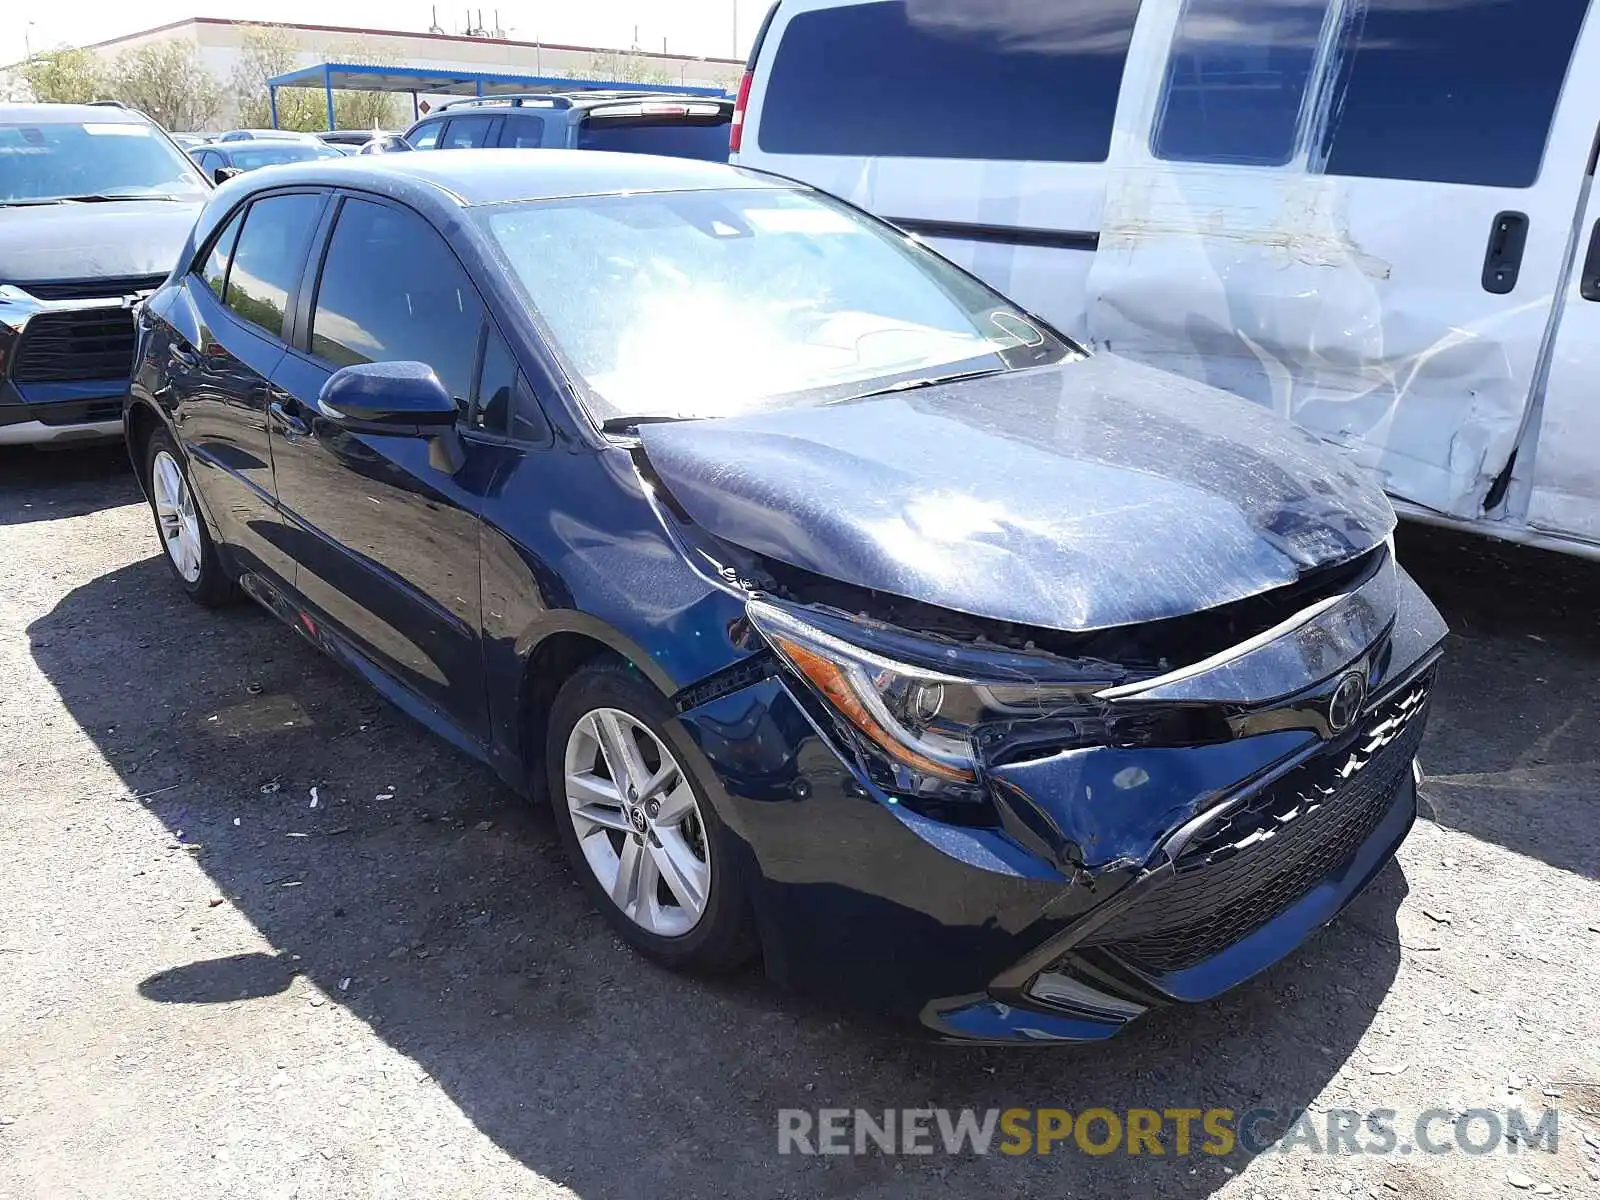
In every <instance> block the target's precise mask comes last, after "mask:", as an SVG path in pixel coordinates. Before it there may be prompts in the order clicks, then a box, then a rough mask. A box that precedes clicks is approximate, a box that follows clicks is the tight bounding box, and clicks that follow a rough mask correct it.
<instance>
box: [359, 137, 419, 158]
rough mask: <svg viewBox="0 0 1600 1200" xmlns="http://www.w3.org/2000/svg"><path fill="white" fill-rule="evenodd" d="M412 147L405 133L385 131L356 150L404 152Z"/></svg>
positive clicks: (372, 152) (381, 152)
mask: <svg viewBox="0 0 1600 1200" xmlns="http://www.w3.org/2000/svg"><path fill="white" fill-rule="evenodd" d="M410 149H411V144H410V143H409V142H407V141H406V139H405V135H404V134H400V133H385V134H382V135H380V136H378V137H375V138H373V139H372V140H371V141H370V142H368V143H366V144H365V145H364V146H362V147H361V148H360V149H358V150H357V151H356V153H357V154H404V153H405V152H407V151H409V150H410Z"/></svg>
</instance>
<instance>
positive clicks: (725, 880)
mask: <svg viewBox="0 0 1600 1200" xmlns="http://www.w3.org/2000/svg"><path fill="white" fill-rule="evenodd" d="M618 760H621V761H618ZM545 763H546V770H547V774H548V783H549V789H550V802H551V809H552V811H553V812H554V814H555V822H556V829H557V830H558V832H559V834H560V837H561V844H562V846H563V848H565V850H566V852H567V857H568V859H569V860H570V861H571V863H572V867H573V870H575V871H576V872H577V873H578V876H579V878H580V879H581V880H582V881H583V886H584V890H585V891H587V892H588V893H589V897H590V899H591V900H592V901H593V902H594V904H595V907H597V908H598V909H599V910H600V912H601V913H602V915H604V916H605V918H606V920H607V921H608V922H610V924H611V926H612V928H613V929H615V930H616V931H617V933H618V934H620V935H621V936H622V938H623V940H624V941H626V942H627V943H628V944H629V945H630V946H632V947H633V948H634V949H636V950H638V951H639V952H640V953H642V954H644V955H647V956H648V957H650V958H652V959H654V960H655V961H657V962H659V963H661V964H662V965H663V966H667V967H671V968H673V969H674V970H679V971H702V972H713V971H726V970H729V969H731V968H733V967H736V966H738V965H739V964H741V963H743V962H746V961H747V960H749V959H750V958H751V957H752V956H753V955H754V953H755V951H756V938H755V926H754V921H753V920H752V918H751V915H750V905H749V901H748V898H747V896H746V894H745V889H744V887H743V884H742V882H741V880H740V878H739V874H738V866H737V864H736V863H735V861H734V854H733V852H732V845H731V843H732V838H731V835H730V834H729V833H728V830H727V828H726V826H724V825H723V824H722V821H721V820H720V818H719V817H718V816H717V812H716V809H715V808H714V807H713V806H712V804H711V802H710V800H709V799H708V794H709V790H710V789H708V788H707V786H706V784H705V782H704V776H705V775H706V774H708V773H709V767H708V766H707V765H706V764H705V760H704V757H703V756H702V755H701V754H700V751H699V749H698V748H697V747H696V746H695V745H694V744H693V742H692V741H690V739H689V738H688V736H687V735H686V734H685V733H684V732H683V729H682V726H681V725H680V724H679V723H678V719H677V714H676V713H675V712H674V711H673V709H672V706H671V705H670V704H668V703H667V701H666V700H665V699H664V698H663V697H662V695H661V694H660V692H658V691H656V689H655V688H654V687H652V686H651V685H650V684H649V683H648V682H646V681H645V680H643V679H641V678H640V677H639V675H638V674H637V673H636V672H635V671H634V670H633V669H632V668H631V667H629V666H627V665H626V664H624V663H621V662H618V661H615V660H609V659H603V660H600V661H597V662H591V663H589V664H588V665H586V666H584V667H581V668H579V670H578V672H577V673H576V674H575V675H573V676H572V678H571V679H569V680H567V682H566V684H565V685H564V686H563V687H562V689H561V691H560V692H559V693H557V695H556V699H555V704H554V706H553V708H552V709H551V713H550V728H549V734H548V736H547V739H546V745H545Z"/></svg>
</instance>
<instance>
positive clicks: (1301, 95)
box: [1154, 0, 1328, 166]
mask: <svg viewBox="0 0 1600 1200" xmlns="http://www.w3.org/2000/svg"><path fill="white" fill-rule="evenodd" d="M1327 15H1328V3H1327V0H1188V3H1187V4H1185V5H1184V8H1183V14H1182V16H1181V17H1180V18H1179V21H1178V31H1177V34H1176V36H1175V37H1174V38H1173V44H1172V56H1171V58H1170V59H1169V60H1168V62H1167V78H1166V87H1165V90H1164V92H1163V96H1162V104H1161V115H1160V117H1159V119H1158V120H1157V122H1156V129H1155V137H1154V149H1155V153H1156V156H1157V157H1158V158H1164V159H1169V160H1175V161H1178V162H1208V163H1246V164H1251V165H1255V166H1281V165H1283V164H1284V163H1287V162H1288V161H1289V160H1290V159H1291V158H1293V157H1294V154H1295V142H1296V135H1297V132H1298V130H1299V127H1300V114H1301V111H1302V109H1303V108H1304V106H1305V101H1306V95H1307V92H1308V91H1309V88H1310V83H1311V76H1312V70H1313V68H1314V66H1315V64H1316V58H1317V47H1318V45H1319V43H1320V42H1321V40H1322V29H1323V25H1324V23H1325V21H1326V19H1327Z"/></svg>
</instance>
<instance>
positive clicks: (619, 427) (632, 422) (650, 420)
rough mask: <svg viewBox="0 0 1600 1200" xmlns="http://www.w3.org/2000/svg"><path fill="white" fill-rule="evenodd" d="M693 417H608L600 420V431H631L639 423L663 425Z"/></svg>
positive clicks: (688, 419) (636, 427)
mask: <svg viewBox="0 0 1600 1200" xmlns="http://www.w3.org/2000/svg"><path fill="white" fill-rule="evenodd" d="M694 419H695V418H694V417H669V416H664V415H662V416H647V417H608V418H606V419H605V420H604V421H601V422H600V432H601V433H632V432H633V431H634V430H636V429H638V428H639V426H641V425H665V424H667V423H668V422H670V421H692V420H694Z"/></svg>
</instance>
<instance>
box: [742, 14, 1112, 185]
mask: <svg viewBox="0 0 1600 1200" xmlns="http://www.w3.org/2000/svg"><path fill="white" fill-rule="evenodd" d="M1138 10H1139V3H1138V0H1097V2H1096V3H1094V4H1069V3H1042V2H1040V3H1015V2H1014V3H1008V4H983V5H962V4H952V3H938V4H930V3H925V2H922V0H912V2H911V3H907V2H905V0H891V2H889V3H876V4H857V5H850V6H847V7H843V8H828V9H821V10H818V11H814V12H806V13H800V14H798V15H796V16H795V17H794V18H792V19H791V20H790V21H789V23H788V25H787V26H785V27H784V29H783V36H782V38H781V40H780V41H779V43H778V45H777V47H776V49H775V50H773V51H772V52H771V54H770V57H771V60H772V69H771V74H770V76H769V78H768V81H767V88H766V92H765V93H764V94H763V97H762V100H761V112H760V129H759V132H758V140H759V143H760V146H761V149H762V150H764V151H766V152H768V153H771V154H839V155H859V156H890V157H904V158H972V159H1009V160H1030V159H1031V160H1036V161H1044V162H1103V161H1105V157H1106V153H1107V151H1108V150H1109V148H1110V145H1111V126H1112V120H1113V118H1114V117H1115V115H1116V108H1117V92H1118V90H1119V89H1120V88H1121V86H1122V69H1123V65H1124V63H1125V62H1126V61H1127V56H1128V43H1129V40H1130V39H1131V37H1132V35H1133V26H1134V21H1135V20H1136V19H1137V17H1138Z"/></svg>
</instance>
